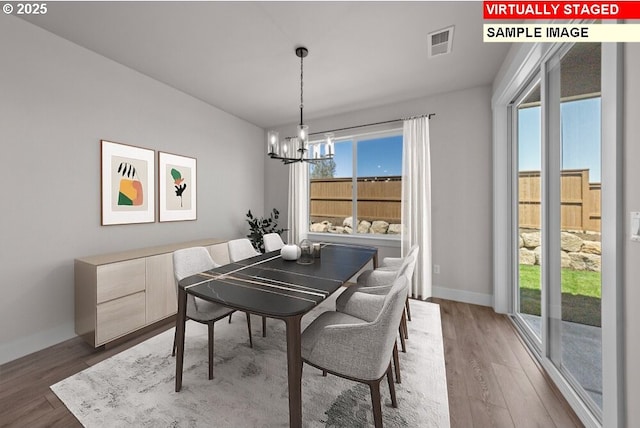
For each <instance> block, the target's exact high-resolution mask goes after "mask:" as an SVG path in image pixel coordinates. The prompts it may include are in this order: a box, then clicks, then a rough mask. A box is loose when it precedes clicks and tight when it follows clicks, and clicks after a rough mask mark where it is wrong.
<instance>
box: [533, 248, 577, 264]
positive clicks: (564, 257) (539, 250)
mask: <svg viewBox="0 0 640 428" xmlns="http://www.w3.org/2000/svg"><path fill="white" fill-rule="evenodd" d="M533 253H534V254H535V255H536V264H537V265H541V264H542V247H536V249H535V250H533ZM560 267H562V268H567V269H570V268H571V258H570V257H569V254H567V253H565V252H564V251H560Z"/></svg>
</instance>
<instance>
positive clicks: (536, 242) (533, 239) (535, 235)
mask: <svg viewBox="0 0 640 428" xmlns="http://www.w3.org/2000/svg"><path fill="white" fill-rule="evenodd" d="M520 236H521V237H522V240H523V241H524V246H525V247H527V248H536V247H539V246H540V243H541V242H542V241H541V240H540V232H524V233H522V235H520Z"/></svg>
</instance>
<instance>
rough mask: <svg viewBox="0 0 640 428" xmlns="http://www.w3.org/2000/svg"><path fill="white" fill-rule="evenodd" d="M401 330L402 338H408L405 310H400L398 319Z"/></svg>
mask: <svg viewBox="0 0 640 428" xmlns="http://www.w3.org/2000/svg"><path fill="white" fill-rule="evenodd" d="M400 324H401V325H402V330H403V331H404V338H405V339H407V340H409V329H408V328H407V315H406V312H405V311H402V318H401V319H400Z"/></svg>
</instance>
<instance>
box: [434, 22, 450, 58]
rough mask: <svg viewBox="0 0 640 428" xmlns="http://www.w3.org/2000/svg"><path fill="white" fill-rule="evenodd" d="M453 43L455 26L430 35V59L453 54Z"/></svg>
mask: <svg viewBox="0 0 640 428" xmlns="http://www.w3.org/2000/svg"><path fill="white" fill-rule="evenodd" d="M452 42H453V25H452V26H451V27H447V28H444V29H442V30H438V31H434V32H433V33H429V52H428V55H429V58H432V57H434V56H438V55H444V54H448V53H450V52H451V45H452Z"/></svg>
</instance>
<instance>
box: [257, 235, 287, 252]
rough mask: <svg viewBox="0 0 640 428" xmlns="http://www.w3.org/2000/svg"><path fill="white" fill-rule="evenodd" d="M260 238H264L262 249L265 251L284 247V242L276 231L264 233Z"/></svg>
mask: <svg viewBox="0 0 640 428" xmlns="http://www.w3.org/2000/svg"><path fill="white" fill-rule="evenodd" d="M262 239H263V240H264V251H265V252H267V253H268V252H269V251H277V250H279V249H281V248H282V247H284V242H283V241H282V238H281V237H280V234H278V233H265V234H264V235H263V236H262Z"/></svg>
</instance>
